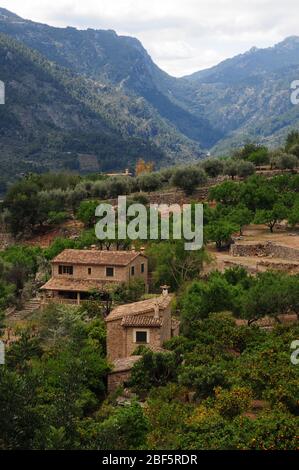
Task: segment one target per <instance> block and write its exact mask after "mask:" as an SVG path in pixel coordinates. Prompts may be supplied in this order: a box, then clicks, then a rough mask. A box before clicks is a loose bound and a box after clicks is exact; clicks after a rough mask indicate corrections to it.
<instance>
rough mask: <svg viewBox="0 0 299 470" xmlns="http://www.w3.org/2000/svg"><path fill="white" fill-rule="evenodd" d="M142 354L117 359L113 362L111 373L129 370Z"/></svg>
mask: <svg viewBox="0 0 299 470" xmlns="http://www.w3.org/2000/svg"><path fill="white" fill-rule="evenodd" d="M141 357H142V356H128V357H123V358H121V359H115V360H114V361H113V362H112V366H113V369H112V371H111V372H110V374H113V373H116V372H125V371H127V370H131V369H132V367H133V366H134V364H135V363H136V362H137V361H139V359H141Z"/></svg>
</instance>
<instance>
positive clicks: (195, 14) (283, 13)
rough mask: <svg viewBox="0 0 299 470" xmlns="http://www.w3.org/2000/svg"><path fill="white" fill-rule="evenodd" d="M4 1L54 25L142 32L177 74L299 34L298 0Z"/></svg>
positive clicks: (29, 16)
mask: <svg viewBox="0 0 299 470" xmlns="http://www.w3.org/2000/svg"><path fill="white" fill-rule="evenodd" d="M0 7H2V8H7V9H8V10H10V11H12V12H14V13H16V14H18V15H20V16H22V17H23V18H27V19H31V20H33V21H38V22H42V23H47V24H50V25H52V26H59V27H65V26H75V27H77V28H79V29H86V28H96V29H113V30H115V31H116V32H117V33H118V34H122V35H129V36H134V37H137V38H138V39H139V40H140V41H141V42H142V44H143V46H144V47H145V48H146V49H147V51H148V52H149V54H150V55H151V57H152V58H153V60H154V61H155V62H156V64H157V65H159V67H161V68H162V69H163V70H165V71H166V72H168V73H170V74H171V75H174V76H183V75H187V74H190V73H193V72H196V71H198V70H202V69H205V68H208V67H211V66H213V65H216V64H217V63H219V62H220V61H222V60H224V59H226V58H228V57H233V56H235V55H237V54H240V53H243V52H245V51H247V50H249V49H250V48H251V47H269V46H272V45H274V44H276V43H277V42H279V41H281V40H283V39H284V38H286V37H287V36H293V35H299V26H298V20H299V2H298V0H283V1H282V0H26V1H24V0H7V1H6V0H0Z"/></svg>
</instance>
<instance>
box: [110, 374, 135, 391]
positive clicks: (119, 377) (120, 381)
mask: <svg viewBox="0 0 299 470" xmlns="http://www.w3.org/2000/svg"><path fill="white" fill-rule="evenodd" d="M130 375H131V370H123V371H119V372H112V373H110V374H109V375H108V393H111V392H115V390H116V389H117V388H118V387H121V386H122V385H124V384H125V383H126V382H127V381H128V380H129V378H130Z"/></svg>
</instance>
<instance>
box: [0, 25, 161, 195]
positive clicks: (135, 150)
mask: <svg viewBox="0 0 299 470" xmlns="http://www.w3.org/2000/svg"><path fill="white" fill-rule="evenodd" d="M0 71H1V79H2V80H3V81H4V83H5V87H6V103H5V105H4V106H1V107H0V136H1V138H0V155H1V159H0V189H1V184H2V190H3V185H4V184H5V183H6V182H7V181H9V180H10V179H14V177H15V176H16V175H20V174H22V173H24V172H28V171H37V172H39V171H40V172H41V171H46V170H47V169H51V170H55V169H73V170H79V169H80V160H81V163H82V161H83V166H84V155H86V156H87V157H88V158H89V159H90V156H93V155H95V157H94V158H93V160H94V166H95V167H96V168H95V170H96V169H98V170H111V169H123V168H124V167H125V166H127V165H134V164H135V162H136V160H137V159H138V158H139V157H140V155H143V156H144V157H145V158H146V159H152V160H154V161H156V162H159V161H160V160H165V161H167V156H166V155H165V153H164V151H163V150H162V148H159V147H158V146H157V145H156V144H155V143H154V142H151V141H150V140H149V139H146V138H144V139H141V138H138V137H130V138H129V137H126V136H125V133H121V132H120V130H119V127H118V126H116V125H112V123H111V119H109V117H107V115H106V113H105V109H104V106H103V105H102V103H101V102H100V101H99V100H98V99H97V95H96V94H95V92H94V91H93V86H92V85H93V84H90V83H88V81H87V80H86V79H82V78H80V77H78V76H75V75H74V74H72V73H70V72H69V71H67V70H65V69H62V68H60V67H59V66H57V65H55V64H53V63H50V62H49V61H47V60H46V59H44V58H43V57H42V56H41V55H40V54H38V53H36V52H35V51H32V50H31V49H29V48H27V47H26V46H24V45H22V44H20V43H19V42H17V41H15V40H13V39H11V38H9V37H8V36H5V35H2V34H0Z"/></svg>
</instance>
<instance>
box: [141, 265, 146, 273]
mask: <svg viewBox="0 0 299 470" xmlns="http://www.w3.org/2000/svg"><path fill="white" fill-rule="evenodd" d="M144 271H145V268H144V263H141V273H142V274H143V273H144Z"/></svg>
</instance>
